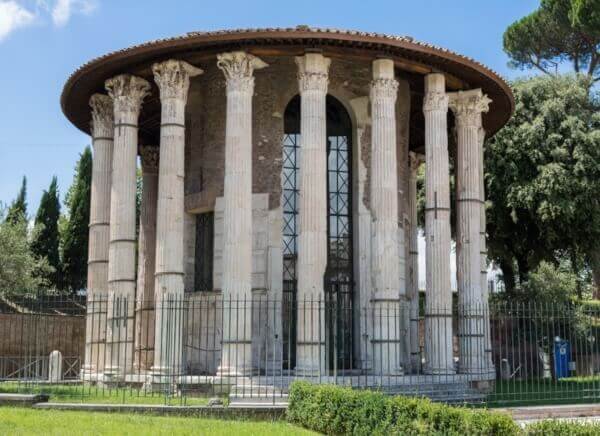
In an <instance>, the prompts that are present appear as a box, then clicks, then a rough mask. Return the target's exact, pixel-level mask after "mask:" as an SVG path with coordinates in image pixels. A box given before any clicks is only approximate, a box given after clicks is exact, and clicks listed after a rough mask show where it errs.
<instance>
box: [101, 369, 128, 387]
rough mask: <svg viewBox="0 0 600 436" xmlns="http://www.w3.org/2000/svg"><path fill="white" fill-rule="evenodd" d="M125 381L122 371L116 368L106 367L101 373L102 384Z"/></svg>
mask: <svg viewBox="0 0 600 436" xmlns="http://www.w3.org/2000/svg"><path fill="white" fill-rule="evenodd" d="M123 381H125V376H124V374H123V371H122V370H121V368H120V367H118V366H107V367H105V368H104V372H103V373H102V382H103V383H106V384H116V383H120V382H123Z"/></svg>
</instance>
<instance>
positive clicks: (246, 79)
mask: <svg viewBox="0 0 600 436" xmlns="http://www.w3.org/2000/svg"><path fill="white" fill-rule="evenodd" d="M267 66H268V65H267V64H266V63H265V62H263V61H262V60H261V59H260V58H257V57H256V56H253V55H251V54H249V53H246V52H245V51H232V52H228V53H221V54H219V55H217V67H218V68H219V69H220V70H221V71H223V74H224V75H225V79H226V80H227V89H228V90H230V91H248V92H252V91H253V90H254V76H253V73H254V70H260V69H261V68H265V67H267Z"/></svg>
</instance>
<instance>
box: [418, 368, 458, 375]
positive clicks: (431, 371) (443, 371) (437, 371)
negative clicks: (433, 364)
mask: <svg viewBox="0 0 600 436" xmlns="http://www.w3.org/2000/svg"><path fill="white" fill-rule="evenodd" d="M423 374H425V375H456V370H455V369H454V368H452V369H449V368H428V367H427V366H426V367H425V368H423Z"/></svg>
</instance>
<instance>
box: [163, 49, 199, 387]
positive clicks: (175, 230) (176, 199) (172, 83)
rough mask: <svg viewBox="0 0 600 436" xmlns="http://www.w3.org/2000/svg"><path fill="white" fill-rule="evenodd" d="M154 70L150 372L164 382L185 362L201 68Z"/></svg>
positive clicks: (172, 63)
mask: <svg viewBox="0 0 600 436" xmlns="http://www.w3.org/2000/svg"><path fill="white" fill-rule="evenodd" d="M152 72H153V73H154V81H155V82H156V84H157V85H158V89H159V92H160V104H161V118H160V123H161V124H160V158H159V169H158V201H157V215H156V271H155V282H154V300H155V335H154V365H153V366H152V373H153V375H154V376H155V379H154V381H155V382H161V381H162V380H161V377H162V376H169V375H173V374H175V375H176V374H179V373H180V370H181V364H182V361H181V359H182V334H183V333H182V322H183V306H184V299H183V297H184V283H183V275H184V255H183V254H184V252H183V238H184V234H183V228H184V179H185V164H184V161H185V106H186V103H187V97H188V90H189V87H190V77H194V76H197V75H198V74H201V73H202V70H200V69H199V68H196V67H194V66H192V65H190V64H188V63H187V62H184V61H179V60H172V59H170V60H167V61H164V62H160V63H156V64H154V65H153V66H152Z"/></svg>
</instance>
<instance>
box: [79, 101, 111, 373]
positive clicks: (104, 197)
mask: <svg viewBox="0 0 600 436" xmlns="http://www.w3.org/2000/svg"><path fill="white" fill-rule="evenodd" d="M90 107H91V108H92V148H93V150H94V152H93V163H92V188H91V198H90V230H89V242H88V282H87V299H88V305H87V309H88V313H87V319H86V320H87V328H86V341H85V342H86V349H85V362H84V365H83V368H82V369H83V371H84V372H88V373H92V372H96V371H101V370H102V369H103V368H102V366H103V365H104V359H103V358H101V356H102V357H103V356H104V345H105V344H104V343H105V341H106V314H105V310H104V308H102V307H100V306H102V300H103V298H106V296H107V295H108V247H109V240H110V227H109V226H110V189H111V174H112V159H113V136H114V122H113V120H114V109H113V102H112V99H111V98H110V97H109V96H108V95H104V94H94V95H92V97H91V98H90Z"/></svg>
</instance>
